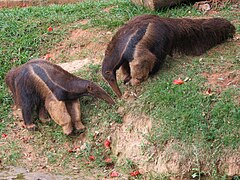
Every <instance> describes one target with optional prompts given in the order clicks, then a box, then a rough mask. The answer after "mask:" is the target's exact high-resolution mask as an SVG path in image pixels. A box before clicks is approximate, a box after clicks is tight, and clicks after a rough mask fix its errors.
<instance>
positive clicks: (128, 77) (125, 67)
mask: <svg viewBox="0 0 240 180" xmlns="http://www.w3.org/2000/svg"><path fill="white" fill-rule="evenodd" d="M121 71H122V75H123V79H124V80H123V82H124V84H126V83H128V82H129V81H130V80H131V74H130V66H129V62H128V61H125V62H124V63H123V64H122V66H121Z"/></svg>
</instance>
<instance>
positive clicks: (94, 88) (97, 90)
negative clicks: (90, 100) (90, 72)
mask: <svg viewBox="0 0 240 180" xmlns="http://www.w3.org/2000/svg"><path fill="white" fill-rule="evenodd" d="M87 94H88V95H91V96H94V97H97V98H100V99H103V100H105V101H106V102H107V103H109V104H112V105H113V104H115V102H114V101H113V99H112V98H111V96H110V95H109V94H108V93H107V92H106V91H104V90H103V89H102V88H101V87H100V86H98V85H96V84H95V83H93V82H90V81H89V83H88V84H87Z"/></svg>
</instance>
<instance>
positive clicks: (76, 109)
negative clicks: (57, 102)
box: [65, 99, 85, 132]
mask: <svg viewBox="0 0 240 180" xmlns="http://www.w3.org/2000/svg"><path fill="white" fill-rule="evenodd" d="M65 104H66V107H67V110H68V113H69V114H70V116H71V119H72V124H73V125H74V127H75V128H76V130H77V131H78V132H83V131H84V130H85V126H84V125H83V124H82V121H81V111H80V102H79V99H76V100H72V101H66V102H65Z"/></svg>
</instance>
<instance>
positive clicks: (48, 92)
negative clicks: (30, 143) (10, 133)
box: [5, 59, 114, 135]
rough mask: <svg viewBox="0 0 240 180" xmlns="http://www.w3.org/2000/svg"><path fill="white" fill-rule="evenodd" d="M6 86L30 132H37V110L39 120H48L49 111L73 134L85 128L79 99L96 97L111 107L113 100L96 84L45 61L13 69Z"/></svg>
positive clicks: (64, 130) (7, 77)
mask: <svg viewBox="0 0 240 180" xmlns="http://www.w3.org/2000/svg"><path fill="white" fill-rule="evenodd" d="M5 81H6V84H7V86H8V87H9V89H10V91H11V92H12V94H13V98H14V104H15V107H16V108H17V109H21V112H22V118H23V120H24V123H25V125H26V127H27V128H28V129H34V128H35V125H34V124H33V120H32V113H33V111H34V110H36V111H38V114H39V118H40V119H45V118H46V117H45V115H46V111H47V112H48V113H49V115H50V116H51V118H52V119H53V120H54V121H55V122H56V123H57V124H59V125H60V126H62V128H63V132H64V133H65V134H67V135H68V134H70V133H71V132H72V131H73V128H75V129H76V130H78V131H83V130H84V129H85V127H84V125H83V124H82V122H81V113H80V102H79V99H78V98H79V97H80V96H83V95H93V96H95V97H98V98H101V99H103V100H105V101H107V102H108V103H110V104H114V101H113V100H112V98H111V97H110V96H109V95H108V94H107V93H106V92H105V91H104V90H103V89H102V88H101V87H99V86H98V85H96V84H94V83H93V82H90V81H87V80H84V79H80V78H78V77H76V76H74V75H72V74H70V73H68V72H67V71H65V70H63V69H62V68H61V67H60V66H57V65H55V64H52V63H50V62H47V61H45V60H42V59H36V60H31V61H29V62H28V63H26V64H24V65H22V66H20V67H17V68H13V69H12V70H10V71H9V72H8V73H7V75H6V79H5Z"/></svg>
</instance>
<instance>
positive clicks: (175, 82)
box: [173, 79, 184, 85]
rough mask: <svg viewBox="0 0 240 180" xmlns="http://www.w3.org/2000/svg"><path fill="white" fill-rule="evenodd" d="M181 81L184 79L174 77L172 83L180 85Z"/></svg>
mask: <svg viewBox="0 0 240 180" xmlns="http://www.w3.org/2000/svg"><path fill="white" fill-rule="evenodd" d="M183 83H184V81H183V80H181V79H175V80H174V81H173V84H178V85H181V84H183Z"/></svg>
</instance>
